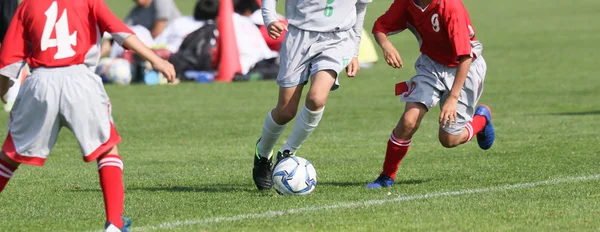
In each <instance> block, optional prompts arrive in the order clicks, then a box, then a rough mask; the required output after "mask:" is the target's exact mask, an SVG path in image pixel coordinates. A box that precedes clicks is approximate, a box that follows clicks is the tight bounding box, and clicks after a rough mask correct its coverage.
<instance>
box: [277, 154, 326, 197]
mask: <svg viewBox="0 0 600 232" xmlns="http://www.w3.org/2000/svg"><path fill="white" fill-rule="evenodd" d="M273 184H274V185H275V191H277V193H279V194H281V195H308V194H310V193H312V192H313V191H314V190H315V187H316V186H317V172H316V171H315V167H313V165H312V164H311V163H310V162H308V160H306V159H304V158H301V157H297V156H290V157H288V158H285V159H283V160H281V162H279V163H278V164H277V165H276V166H275V168H273Z"/></svg>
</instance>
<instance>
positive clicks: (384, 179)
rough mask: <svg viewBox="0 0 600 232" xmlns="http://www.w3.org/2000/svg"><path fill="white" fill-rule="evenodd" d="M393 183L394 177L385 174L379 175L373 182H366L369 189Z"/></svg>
mask: <svg viewBox="0 0 600 232" xmlns="http://www.w3.org/2000/svg"><path fill="white" fill-rule="evenodd" d="M392 185H394V179H392V178H391V177H389V176H386V175H379V177H377V179H375V180H374V181H373V182H371V183H369V184H367V188H369V189H377V188H387V187H392Z"/></svg>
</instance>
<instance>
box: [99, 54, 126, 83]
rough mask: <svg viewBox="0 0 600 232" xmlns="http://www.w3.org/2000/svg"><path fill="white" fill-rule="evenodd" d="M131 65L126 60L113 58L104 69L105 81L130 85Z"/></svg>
mask: <svg viewBox="0 0 600 232" xmlns="http://www.w3.org/2000/svg"><path fill="white" fill-rule="evenodd" d="M131 72H132V69H131V63H129V61H127V60H126V59H122V58H115V59H113V60H112V61H111V62H110V63H109V64H108V68H107V69H106V74H105V76H106V79H107V80H108V81H109V82H112V83H116V84H120V85H128V84H129V83H131Z"/></svg>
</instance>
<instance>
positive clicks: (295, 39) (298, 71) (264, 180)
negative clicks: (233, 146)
mask: <svg viewBox="0 0 600 232" xmlns="http://www.w3.org/2000/svg"><path fill="white" fill-rule="evenodd" d="M369 2H371V0H352V1H348V0H346V1H342V0H327V1H325V0H287V1H286V7H285V14H286V18H287V20H288V23H289V26H288V27H286V26H285V25H284V24H282V23H281V22H279V21H278V20H277V17H276V12H275V5H276V0H262V5H263V6H262V14H263V20H264V21H265V25H268V31H269V36H270V37H271V38H273V39H277V38H278V37H279V36H280V35H281V33H282V32H283V30H286V31H287V33H286V37H285V40H284V42H283V45H282V47H281V52H280V56H281V57H280V58H281V64H280V69H279V74H278V75H277V84H278V85H279V98H278V102H277V105H276V106H275V108H274V109H273V110H271V111H270V112H269V113H268V114H267V117H266V118H265V121H264V124H263V129H262V136H261V138H260V139H258V141H257V143H256V149H255V152H254V169H253V170H252V177H253V179H254V183H255V184H256V187H257V188H258V189H259V190H266V189H271V186H272V183H273V180H272V179H271V173H272V170H271V168H272V153H273V147H274V146H275V143H276V142H277V139H278V138H279V136H280V135H281V133H283V130H284V129H285V127H286V124H287V123H288V122H289V121H291V120H292V119H293V118H294V117H295V116H296V112H297V111H298V104H299V103H300V98H301V97H302V89H303V87H304V85H305V84H306V83H308V81H309V79H310V82H311V84H310V89H309V91H308V94H307V96H306V102H305V104H304V106H302V109H301V110H300V112H299V115H298V119H296V123H295V125H294V129H293V131H292V134H291V135H290V137H289V138H288V140H287V142H286V144H285V145H284V146H283V148H281V150H279V152H278V153H277V161H279V160H281V159H283V158H285V157H288V156H290V155H294V153H295V152H296V150H298V148H300V146H301V145H302V143H303V142H304V141H305V140H306V139H307V138H308V136H309V135H310V134H311V132H312V131H313V130H314V129H315V128H316V127H317V125H318V124H319V121H320V120H321V117H322V115H323V110H324V107H325V103H326V102H327V97H328V96H329V92H330V91H332V90H335V89H337V87H338V86H339V84H338V76H339V74H340V72H341V71H342V69H344V68H346V72H347V74H348V76H349V77H354V76H355V75H356V73H357V71H358V69H359V65H358V59H357V56H358V46H359V44H360V39H361V38H360V37H361V33H362V28H363V21H364V17H365V14H366V11H367V3H369Z"/></svg>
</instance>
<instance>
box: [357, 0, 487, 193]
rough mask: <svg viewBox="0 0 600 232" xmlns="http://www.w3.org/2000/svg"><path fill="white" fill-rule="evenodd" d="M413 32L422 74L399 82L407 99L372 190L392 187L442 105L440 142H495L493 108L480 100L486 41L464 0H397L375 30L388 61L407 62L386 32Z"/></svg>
mask: <svg viewBox="0 0 600 232" xmlns="http://www.w3.org/2000/svg"><path fill="white" fill-rule="evenodd" d="M407 28H408V29H409V30H411V31H412V32H413V33H414V34H415V36H416V37H417V39H418V40H419V45H420V47H421V48H420V50H421V53H422V54H421V56H420V57H419V59H418V60H417V62H416V63H415V69H416V71H417V75H416V76H414V77H413V78H411V79H410V80H409V81H406V82H402V83H398V84H397V85H396V95H402V96H401V101H404V102H406V107H405V109H404V113H403V114H402V116H401V118H400V120H399V122H398V124H397V126H396V128H394V130H393V132H392V135H391V136H390V139H389V141H388V143H387V151H386V154H385V161H384V163H383V172H382V173H381V174H380V175H379V177H378V178H377V179H376V180H375V181H373V182H371V183H369V184H368V185H367V188H381V187H390V186H392V185H393V184H394V180H395V177H396V172H397V170H398V165H399V164H400V161H401V160H402V158H404V156H405V155H406V153H407V152H408V147H409V146H410V142H411V138H412V136H413V134H414V133H415V132H416V131H417V129H418V127H419V124H420V122H421V119H423V116H425V114H426V113H427V112H428V111H429V109H431V108H432V107H435V105H437V103H438V102H439V103H440V108H441V113H440V117H439V123H440V129H439V136H438V137H439V140H440V143H441V144H442V146H444V147H447V148H451V147H456V146H458V145H460V144H464V143H466V142H469V141H470V140H471V139H472V138H473V137H474V136H475V135H477V142H478V144H479V147H480V148H481V149H484V150H487V149H489V148H490V147H491V146H492V143H493V142H494V137H495V134H494V127H493V126H492V122H491V119H492V117H491V111H490V108H489V107H487V106H485V105H482V106H479V107H477V108H475V106H476V105H477V102H478V101H479V97H480V96H481V92H482V90H483V81H484V78H485V72H486V63H485V60H484V59H483V57H482V56H481V52H482V45H481V43H479V41H477V39H476V38H475V29H474V28H473V25H472V24H471V19H470V18H469V14H468V13H467V10H466V9H465V6H464V5H463V3H462V2H461V0H395V1H394V3H392V5H391V6H390V8H389V9H388V10H387V12H386V13H385V14H383V15H382V16H381V17H379V18H378V19H377V21H376V22H375V25H374V26H373V34H374V35H375V39H376V40H377V43H378V44H379V46H381V48H382V50H383V54H384V57H385V60H386V62H387V63H388V65H390V66H392V67H394V68H400V67H402V66H403V64H402V59H401V58H400V55H399V54H398V51H397V50H396V48H394V46H393V45H392V43H391V42H390V41H389V40H388V38H387V36H388V35H391V34H394V33H398V32H401V31H403V30H405V29H407Z"/></svg>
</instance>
